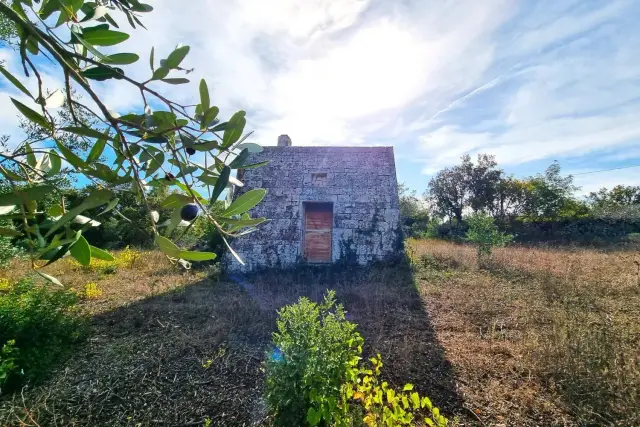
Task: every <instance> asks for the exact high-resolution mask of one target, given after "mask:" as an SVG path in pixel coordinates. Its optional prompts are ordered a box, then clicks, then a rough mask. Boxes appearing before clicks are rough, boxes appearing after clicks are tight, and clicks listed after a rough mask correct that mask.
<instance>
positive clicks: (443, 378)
mask: <svg viewBox="0 0 640 427" xmlns="http://www.w3.org/2000/svg"><path fill="white" fill-rule="evenodd" d="M326 289H334V290H336V293H337V298H338V301H339V302H341V303H343V304H344V305H345V308H346V309H347V311H348V312H349V314H348V317H350V320H352V321H354V322H357V323H358V324H359V325H360V327H359V330H360V332H361V333H362V335H363V336H364V337H365V341H366V346H365V352H366V353H367V354H375V353H378V352H379V353H380V354H381V355H382V357H383V361H384V362H385V367H384V376H385V377H386V379H387V380H388V381H389V382H391V383H392V384H395V385H398V386H401V385H403V384H404V383H406V382H411V383H413V384H414V385H415V386H416V389H417V390H418V391H419V392H420V393H421V394H422V393H424V394H426V395H428V396H430V397H431V399H432V401H433V402H434V403H435V404H437V405H438V406H440V408H441V409H442V410H443V411H444V412H445V413H446V414H447V415H453V414H456V413H457V412H458V411H460V410H461V408H462V402H461V399H460V397H459V396H458V394H457V392H456V386H455V378H454V373H453V369H452V366H451V364H450V363H449V362H448V361H447V359H446V357H445V355H444V351H443V349H442V347H441V346H440V345H439V343H438V342H437V339H436V336H435V332H434V329H433V326H432V324H431V322H430V319H429V315H428V314H427V312H426V311H425V309H424V307H423V303H422V301H421V299H420V296H419V295H418V292H417V291H416V289H415V286H414V284H413V277H412V274H411V271H410V269H409V268H407V267H404V266H402V267H388V266H387V267H372V268H369V269H360V268H357V269H350V268H342V269H336V268H320V269H307V268H305V269H300V270H297V271H292V272H287V273H262V274H260V275H254V276H251V277H238V276H232V277H231V278H230V279H229V280H226V281H218V280H206V281H203V282H199V283H194V284H192V285H189V286H187V287H185V288H183V289H180V290H176V291H172V292H170V293H167V294H164V295H159V296H155V297H152V298H148V299H145V300H143V301H139V302H136V303H133V304H131V305H128V306H125V307H121V308H119V309H117V310H114V311H112V312H109V313H106V314H104V315H100V316H98V317H96V318H94V319H93V326H94V332H93V334H92V336H91V337H90V338H89V340H88V341H87V343H86V344H85V345H84V346H83V347H82V348H81V349H80V350H79V351H78V352H77V354H76V355H75V356H74V357H73V358H72V359H71V360H70V361H69V362H68V363H67V365H66V367H65V368H63V369H61V370H60V371H59V372H57V373H56V374H55V375H54V378H53V379H52V380H51V381H49V382H48V383H47V384H46V385H44V386H41V387H39V388H37V389H35V390H31V391H30V392H28V393H27V394H26V396H27V399H26V406H27V407H29V408H31V416H32V417H33V418H34V419H37V420H38V422H39V424H40V425H43V426H44V425H47V426H49V425H51V426H53V425H58V426H64V425H75V426H81V425H82V426H98V425H100V426H112V425H113V426H115V425H131V426H138V425H140V426H147V425H150V426H151V425H153V426H190V425H193V426H196V425H197V426H200V425H203V424H204V423H205V420H206V419H207V418H209V419H211V421H212V423H211V424H212V425H225V426H232V425H252V424H258V425H260V424H262V423H265V422H266V410H265V408H264V405H263V403H262V399H261V395H262V386H263V379H264V373H263V372H262V369H261V363H262V360H263V359H264V355H265V353H266V352H267V351H268V350H269V345H270V336H271V333H272V332H273V331H274V329H275V319H276V309H278V308H279V307H281V306H283V305H285V304H289V303H292V302H295V301H296V300H297V299H298V298H299V297H300V296H302V295H304V296H308V297H310V298H311V299H314V300H320V299H321V297H322V294H323V293H324V292H325V290H326Z"/></svg>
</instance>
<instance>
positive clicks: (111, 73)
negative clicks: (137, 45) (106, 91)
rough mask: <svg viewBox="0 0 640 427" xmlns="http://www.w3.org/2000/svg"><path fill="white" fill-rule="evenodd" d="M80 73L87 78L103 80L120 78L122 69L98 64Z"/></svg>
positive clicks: (122, 72)
mask: <svg viewBox="0 0 640 427" xmlns="http://www.w3.org/2000/svg"><path fill="white" fill-rule="evenodd" d="M80 74H81V75H82V76H83V77H85V78H87V79H92V80H98V81H104V80H108V79H122V76H123V75H124V71H123V70H122V68H112V67H103V66H102V65H98V66H96V67H91V68H88V69H86V70H84V71H81V72H80Z"/></svg>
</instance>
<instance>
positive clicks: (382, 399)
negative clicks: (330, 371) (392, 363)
mask: <svg viewBox="0 0 640 427" xmlns="http://www.w3.org/2000/svg"><path fill="white" fill-rule="evenodd" d="M369 361H370V362H371V368H372V369H369V368H366V367H363V366H361V365H360V364H359V363H358V361H357V360H356V361H355V363H352V365H351V368H350V369H349V373H348V381H347V382H346V383H345V384H344V385H343V386H342V389H341V395H342V405H341V409H342V413H341V414H340V418H339V421H338V422H337V423H336V424H337V425H342V426H352V425H354V422H355V421H359V420H358V419H354V418H355V417H354V416H353V414H358V415H360V414H362V415H361V416H362V422H363V423H364V424H365V425H367V426H369V427H377V426H380V427H382V426H398V425H414V424H415V423H416V422H419V423H421V424H424V425H427V426H437V427H447V426H449V420H447V419H446V418H445V417H444V416H442V415H441V414H440V410H439V409H438V408H437V407H435V406H433V403H431V400H430V399H429V398H428V397H426V396H420V394H418V392H417V391H414V390H413V384H405V385H404V387H403V388H402V391H398V390H396V389H394V388H393V387H391V386H389V383H387V382H386V381H381V380H380V373H381V369H382V358H381V357H380V355H379V354H378V355H377V356H376V357H372V358H371V359H369ZM349 401H355V402H359V404H360V405H362V408H363V411H357V410H355V411H354V410H353V409H350V407H349ZM453 424H456V422H455V421H454V423H453Z"/></svg>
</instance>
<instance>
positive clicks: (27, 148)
mask: <svg viewBox="0 0 640 427" xmlns="http://www.w3.org/2000/svg"><path fill="white" fill-rule="evenodd" d="M24 151H25V152H26V153H27V164H28V165H29V166H31V167H32V168H35V167H36V163H38V161H37V160H36V155H35V154H33V149H32V148H31V145H29V143H28V142H27V143H25V144H24Z"/></svg>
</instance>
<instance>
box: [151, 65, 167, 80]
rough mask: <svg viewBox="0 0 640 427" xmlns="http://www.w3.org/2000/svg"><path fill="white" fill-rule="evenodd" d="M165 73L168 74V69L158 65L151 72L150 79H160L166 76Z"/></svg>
mask: <svg viewBox="0 0 640 427" xmlns="http://www.w3.org/2000/svg"><path fill="white" fill-rule="evenodd" d="M167 74H169V69H168V68H167V67H160V68H158V69H157V70H155V71H154V72H153V76H152V77H151V80H162V79H164V78H165V77H167Z"/></svg>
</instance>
